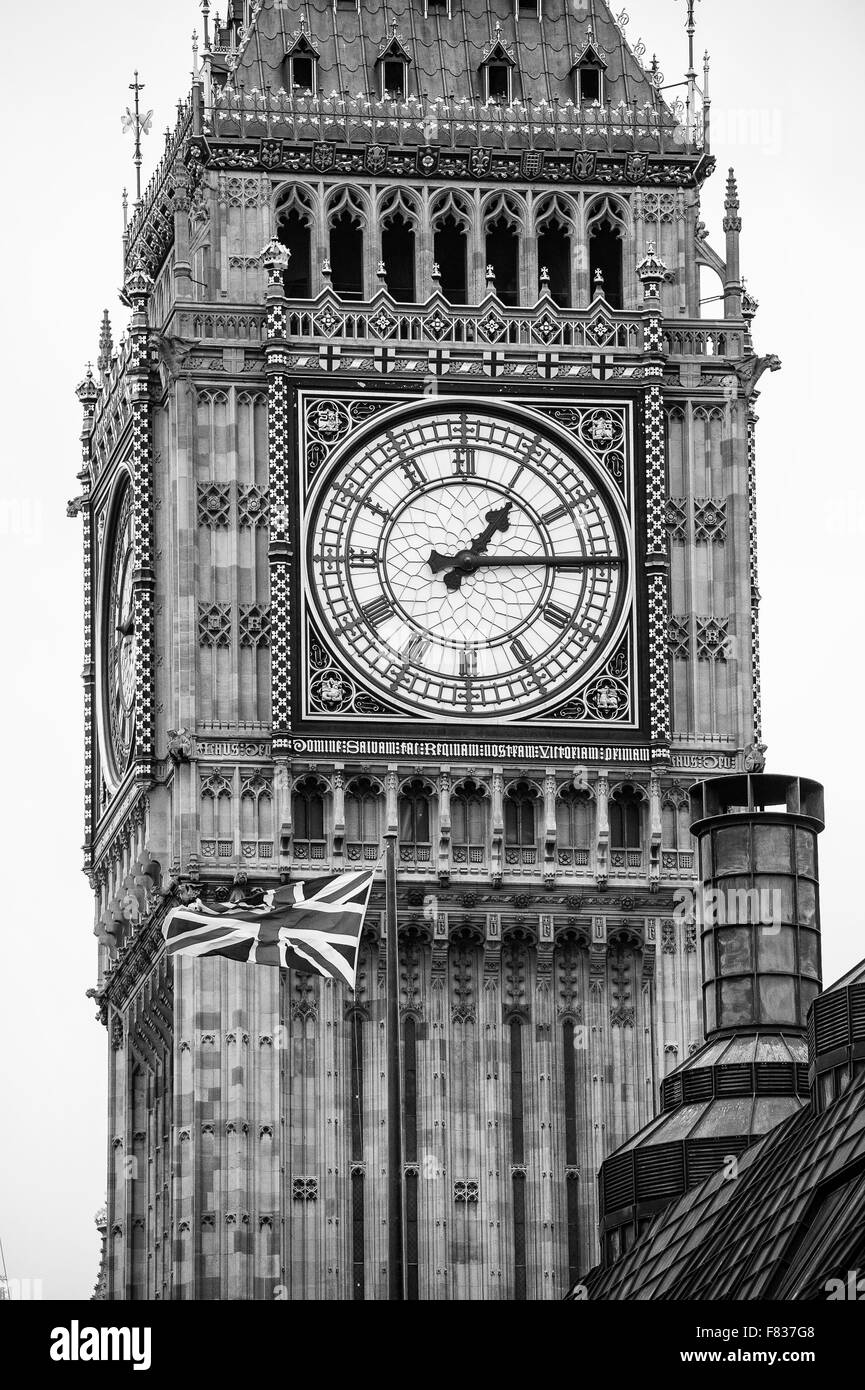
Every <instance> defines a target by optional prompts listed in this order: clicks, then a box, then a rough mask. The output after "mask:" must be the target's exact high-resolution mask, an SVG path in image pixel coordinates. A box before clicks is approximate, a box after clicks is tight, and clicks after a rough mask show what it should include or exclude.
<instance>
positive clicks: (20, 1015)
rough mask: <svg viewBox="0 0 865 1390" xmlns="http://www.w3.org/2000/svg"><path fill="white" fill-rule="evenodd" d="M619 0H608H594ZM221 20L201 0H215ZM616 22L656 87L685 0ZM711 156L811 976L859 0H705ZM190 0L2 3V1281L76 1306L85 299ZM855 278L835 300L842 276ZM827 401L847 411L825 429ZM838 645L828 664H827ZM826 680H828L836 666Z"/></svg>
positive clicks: (841, 799)
mask: <svg viewBox="0 0 865 1390" xmlns="http://www.w3.org/2000/svg"><path fill="white" fill-rule="evenodd" d="M621 3H624V0H617V3H616V4H615V5H614V9H616V10H618V9H619V8H620V5H621ZM217 8H219V9H220V10H222V11H224V8H225V6H224V5H219V4H217ZM627 8H628V11H629V13H630V16H631V22H630V25H629V27H628V31H627V32H628V36H629V38H631V40H632V41H635V40H636V39H637V38H639V37H640V36H642V38H643V39H644V41H645V42H646V43H647V45H648V51H649V54H651V53H652V52H653V51H654V50H656V51H657V53H658V56H659V59H660V61H661V66H662V68H663V70H664V71H665V73H666V75H667V80H668V81H669V82H673V81H676V80H678V78H679V76H680V75H681V73H682V72H683V71H684V68H685V66H686V53H687V49H686V37H685V33H684V29H683V23H684V9H685V4H684V0H627ZM698 9H699V26H700V27H699V32H698V37H697V42H698V52H699V53H700V54H702V52H703V49H704V48H705V47H708V48H709V49H710V51H711V54H712V86H713V96H714V107H713V126H714V141H713V147H714V153H715V154H716V155H717V158H718V171H717V173H716V175H715V177H714V178H713V179H712V180H710V182H709V184H708V186H707V188H706V193H705V200H704V208H705V211H704V218H705V221H706V222H707V224H708V226H709V228H710V234H711V237H710V239H711V241H712V242H713V244H714V245H715V246H716V247H717V248H718V249H719V250H720V251H721V253H722V254H723V250H724V237H723V233H722V231H721V217H722V216H723V210H722V204H723V196H724V180H725V174H726V169H727V167H728V165H729V164H734V165H735V166H736V170H737V173H738V176H739V185H740V190H741V197H742V215H743V219H744V231H743V238H742V260H743V271H744V274H745V275H746V277H747V279H748V283H749V287H750V289H751V292H752V293H754V294H756V295H757V297H758V298H759V300H760V305H761V308H760V314H759V316H758V318H757V324H756V341H757V346H758V350H759V351H760V352H775V353H777V354H778V355H779V356H780V357H781V358H782V359H783V363H784V370H783V372H782V373H780V374H778V375H775V376H771V377H768V376H767V377H764V379H763V382H762V399H761V401H760V404H759V414H760V417H761V419H760V426H759V448H758V464H759V482H760V492H759V505H760V518H759V519H760V579H761V589H762V593H763V610H762V612H763V622H762V636H763V689H764V711H765V737H766V740H767V742H768V744H769V768H770V770H772V771H776V772H785V773H798V774H801V775H804V776H809V777H815V778H817V779H819V780H821V781H823V782H824V783H825V785H826V806H827V818H828V828H827V830H826V833H825V835H824V836H823V840H822V881H823V933H824V936H823V940H824V977H825V979H826V980H827V982H828V981H830V980H832V979H833V978H835V977H837V976H838V975H840V974H841V973H842V972H843V971H844V970H845V969H847V968H849V966H851V965H852V964H853V963H854V962H855V961H856V960H857V959H859V958H860V957H861V956H862V955H863V954H865V948H863V945H862V944H861V926H860V923H861V919H862V914H861V911H860V907H859V898H860V896H861V892H862V886H861V880H860V878H859V874H860V870H861V864H862V859H863V854H862V845H861V842H860V841H859V840H858V838H857V837H858V831H857V828H856V827H857V826H858V825H859V822H860V820H861V819H862V808H861V804H860V802H859V799H858V795H857V793H856V777H857V776H858V771H857V769H858V766H859V758H860V757H861V754H862V733H861V730H860V728H859V725H858V716H859V714H860V708H861V686H860V681H861V679H862V667H863V662H862V655H861V649H860V646H859V643H860V640H861V631H862V622H861V611H860V604H861V602H862V595H863V555H865V487H863V480H862V467H861V465H862V458H861V455H862V446H861V443H860V436H859V426H858V424H857V423H856V422H857V420H858V415H859V414H860V412H861V390H862V388H861V385H860V383H859V382H858V381H855V380H854V371H855V365H854V364H856V363H857V361H858V358H859V341H858V339H859V337H860V334H861V318H862V309H861V305H859V304H858V302H857V301H856V298H855V293H858V292H856V286H857V285H858V284H859V283H860V274H861V267H862V256H863V245H862V226H863V193H862V181H861V155H860V153H859V142H860V135H861V121H862V116H861V97H860V93H861V70H862V61H863V56H865V55H863V28H865V6H863V5H862V4H861V3H859V2H857V0H825V3H824V4H823V5H822V6H821V7H820V8H819V11H817V12H815V10H814V7H813V6H812V5H810V4H808V5H806V4H805V3H804V0H702V3H700V4H699V6H698ZM194 27H197V28H198V29H199V31H200V29H201V16H200V13H199V10H198V7H197V5H196V4H194V3H193V0H148V3H147V4H146V6H141V5H135V6H133V5H131V4H128V3H127V4H118V3H117V0H88V4H87V7H86V15H85V14H84V13H83V12H82V13H79V12H78V11H77V10H70V7H69V5H68V3H63V4H61V3H59V0H42V3H41V4H40V5H39V6H35V5H24V6H18V7H17V8H16V11H15V17H14V22H11V23H10V24H7V26H6V45H7V49H8V50H9V53H8V61H7V63H6V64H4V75H3V82H2V86H0V105H2V107H3V118H4V119H3V128H4V130H5V131H6V137H5V140H4V162H5V164H6V167H7V173H6V184H5V187H6V199H5V206H6V213H5V215H4V218H3V221H2V230H0V236H2V239H3V244H2V252H3V255H2V265H3V267H4V268H5V271H6V285H5V289H4V295H3V301H4V311H5V312H4V321H5V324H6V329H5V332H4V335H3V343H2V353H3V370H2V376H0V381H2V385H3V391H4V394H5V399H4V402H3V422H4V427H3V435H2V439H3V446H2V447H3V470H2V483H0V534H2V545H0V567H2V568H0V574H2V594H3V599H2V613H3V622H4V633H3V637H4V640H3V651H4V655H5V658H6V660H5V670H6V675H5V679H4V681H3V683H2V687H0V701H2V706H3V711H2V725H0V727H2V728H3V729H5V731H6V734H5V737H6V747H5V758H4V765H5V767H6V788H7V790H6V795H5V797H4V799H3V806H2V812H0V814H2V816H3V820H4V824H3V830H4V834H3V843H4V844H5V845H6V847H7V850H8V852H9V857H8V860H7V863H6V869H5V871H4V874H3V895H4V900H5V901H4V912H3V920H2V933H3V938H2V957H0V1028H2V1068H0V1071H2V1076H0V1123H2V1131H0V1239H2V1241H3V1244H4V1247H5V1253H6V1262H7V1266H8V1270H9V1274H10V1276H12V1277H13V1278H14V1277H17V1278H21V1279H24V1278H31V1279H41V1280H42V1287H43V1293H44V1295H45V1297H48V1298H59V1297H66V1296H69V1297H89V1294H90V1292H91V1290H92V1286H93V1283H94V1280H95V1278H96V1273H97V1266H98V1253H99V1251H98V1240H97V1237H96V1232H95V1228H94V1225H93V1215H94V1213H95V1211H96V1210H97V1208H98V1207H99V1206H101V1205H102V1203H103V1201H104V1192H105V1166H106V1154H105V1148H106V1137H105V1072H106V1040H105V1033H104V1031H103V1029H102V1028H101V1027H99V1026H98V1025H97V1024H96V1023H95V1021H94V1010H93V1007H92V1005H91V1003H90V1001H88V1000H87V999H86V998H85V991H86V990H87V989H88V988H90V987H91V986H93V985H94V983H95V976H96V949H95V941H94V938H93V936H92V934H91V931H92V904H91V897H90V892H89V889H88V887H87V884H86V881H85V879H84V877H83V876H82V874H81V853H80V850H79V845H80V843H81V838H82V732H81V727H82V726H81V682H80V669H81V661H82V651H81V522H80V520H76V521H70V520H67V518H66V505H65V504H66V500H67V498H70V497H74V496H76V495H77V492H78V487H77V483H76V478H75V474H76V472H77V470H78V468H79V466H80V455H79V444H78V435H79V432H80V428H81V412H80V408H79V406H78V402H77V400H76V399H75V396H74V394H73V393H74V388H75V386H76V384H77V383H78V381H79V380H80V379H81V377H82V375H83V371H84V364H85V363H86V361H87V360H88V359H95V357H96V354H97V344H98V334H99V321H100V317H101V313H102V309H103V308H104V307H106V306H107V307H108V308H109V309H110V311H111V314H112V319H113V322H114V325H115V329H116V332H117V336H119V331H120V329H121V327H122V323H123V311H122V310H121V308H120V306H119V304H118V301H117V287H118V286H119V284H120V282H121V241H120V237H121V229H122V221H121V189H122V188H123V186H124V183H125V184H126V185H127V186H128V187H130V188H131V187H132V180H133V169H132V147H131V137H130V136H128V135H126V136H124V135H122V134H121V126H120V116H121V113H122V111H123V110H124V108H125V107H126V105H127V103H128V102H129V101H130V96H131V94H130V93H129V90H128V84H129V82H131V80H132V72H133V69H134V68H135V67H138V68H139V70H140V72H141V76H142V80H143V81H144V82H145V83H146V89H145V91H144V94H143V103H144V106H145V109H150V108H151V107H152V108H153V110H154V113H155V116H154V133H153V134H152V135H150V136H149V137H148V139H147V141H146V156H145V174H147V173H148V172H149V171H150V170H151V169H152V168H153V165H154V163H155V161H156V159H157V158H158V154H159V151H160V149H161V146H162V136H161V134H160V131H162V130H164V128H165V126H166V124H171V125H173V123H174V105H175V102H176V100H177V97H178V96H179V95H180V94H181V93H182V92H185V91H186V90H187V88H188V82H189V71H190V68H191V42H190V35H191V33H192V30H193V28H194ZM854 292H855V293H854ZM848 416H849V420H848ZM839 661H840V662H841V666H840V668H839V666H838V662H839ZM833 672H834V675H833Z"/></svg>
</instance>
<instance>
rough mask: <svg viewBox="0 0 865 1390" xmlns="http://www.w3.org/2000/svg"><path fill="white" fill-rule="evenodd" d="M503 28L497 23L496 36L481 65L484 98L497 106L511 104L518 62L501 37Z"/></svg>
mask: <svg viewBox="0 0 865 1390" xmlns="http://www.w3.org/2000/svg"><path fill="white" fill-rule="evenodd" d="M500 34H501V30H500V28H499V26H498V25H496V38H495V40H494V41H493V43H492V45H491V47H490V50H489V52H488V53H487V55H486V57H485V58H484V60H483V62H482V63H481V66H480V75H481V82H482V84H483V85H482V93H483V99H484V101H487V102H493V103H495V105H497V106H509V105H510V104H511V102H512V100H513V88H514V68H515V67H516V63H515V62H514V60H513V58H512V57H511V55H510V53H509V52H508V50H507V48H506V47H505V45H504V43H503V42H502V40H501V37H500Z"/></svg>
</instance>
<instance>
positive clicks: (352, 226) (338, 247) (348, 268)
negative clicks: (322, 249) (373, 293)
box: [328, 189, 364, 300]
mask: <svg viewBox="0 0 865 1390" xmlns="http://www.w3.org/2000/svg"><path fill="white" fill-rule="evenodd" d="M328 223H329V227H330V265H331V277H332V279H331V283H332V285H333V288H334V289H335V291H336V293H337V294H338V295H340V296H341V297H342V298H343V299H352V300H358V299H363V297H364V284H363V228H364V218H363V213H362V211H361V208H360V205H359V203H358V201H357V199H356V197H355V196H354V195H353V193H352V192H351V190H350V189H346V190H345V191H344V192H343V194H342V196H341V197H340V198H339V199H338V200H337V201H335V202H334V203H332V204H331V207H330V210H329V214H328Z"/></svg>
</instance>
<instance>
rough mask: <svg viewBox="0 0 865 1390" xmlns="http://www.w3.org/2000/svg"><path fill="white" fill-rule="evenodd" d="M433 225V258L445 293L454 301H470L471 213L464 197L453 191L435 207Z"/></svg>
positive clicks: (460, 302) (454, 302) (449, 299)
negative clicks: (469, 244)
mask: <svg viewBox="0 0 865 1390" xmlns="http://www.w3.org/2000/svg"><path fill="white" fill-rule="evenodd" d="M432 226H433V260H434V261H435V263H436V265H437V266H438V273H439V282H440V284H441V291H442V294H443V295H444V297H445V299H447V300H448V301H449V302H450V303H451V304H467V303H468V264H469V258H468V234H469V229H470V227H471V213H470V211H469V210H468V208H467V207H466V205H465V204H464V203H463V201H462V199H461V198H459V197H458V196H455V195H454V194H453V193H451V194H449V195H448V196H447V198H446V200H444V201H442V200H439V201H438V203H437V204H436V205H435V206H434V211H433V214H432Z"/></svg>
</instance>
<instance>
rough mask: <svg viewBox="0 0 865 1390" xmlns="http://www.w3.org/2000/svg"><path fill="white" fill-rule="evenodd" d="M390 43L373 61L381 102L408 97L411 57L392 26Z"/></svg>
mask: <svg viewBox="0 0 865 1390" xmlns="http://www.w3.org/2000/svg"><path fill="white" fill-rule="evenodd" d="M392 29H393V32H392V34H391V38H390V42H389V43H387V44H386V45H385V46H384V48H382V50H381V52H380V53H379V55H378V57H377V58H376V60H375V64H376V69H377V71H378V81H379V95H380V97H381V99H382V101H403V100H404V99H405V98H406V97H407V96H408V70H409V67H410V65H411V55H410V53H409V52H408V49H407V48H406V47H405V46H404V44H403V42H402V40H401V39H400V37H399V35H398V34H397V32H396V26H395V25H393V26H392Z"/></svg>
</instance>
